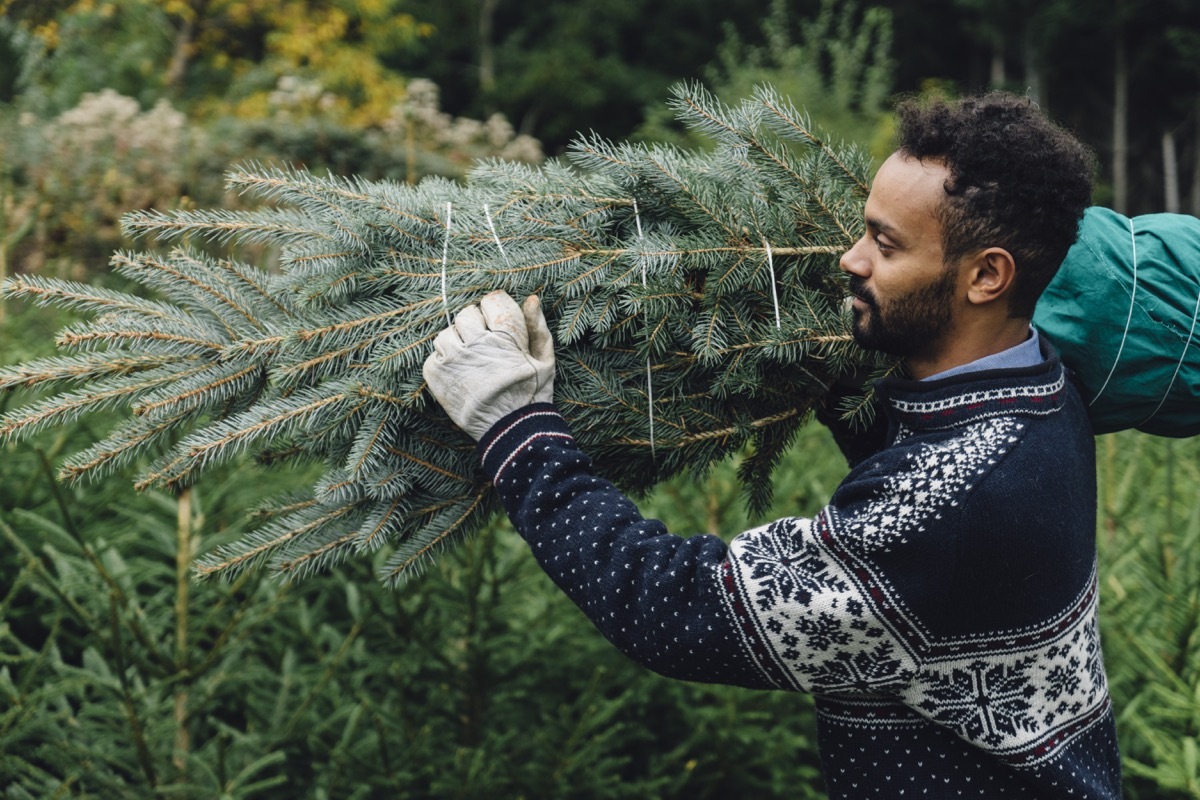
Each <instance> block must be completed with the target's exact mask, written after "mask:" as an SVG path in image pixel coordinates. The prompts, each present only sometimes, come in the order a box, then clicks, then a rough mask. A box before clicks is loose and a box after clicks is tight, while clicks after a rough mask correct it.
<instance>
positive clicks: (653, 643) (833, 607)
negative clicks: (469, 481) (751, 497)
mask: <svg viewBox="0 0 1200 800" xmlns="http://www.w3.org/2000/svg"><path fill="white" fill-rule="evenodd" d="M546 364H549V365H550V366H551V369H550V370H549V371H545V370H543V371H541V372H539V369H538V368H539V365H543V366H544V365H546ZM552 365H553V352H552V344H551V342H550V337H549V332H548V330H546V329H545V322H544V320H543V319H541V312H540V309H539V308H538V307H537V305H536V299H532V300H527V301H526V303H525V306H524V307H523V308H522V309H518V307H517V305H516V303H515V302H514V301H512V300H511V298H508V297H507V295H503V296H502V297H501V298H498V297H497V296H496V295H495V294H493V295H489V296H488V297H487V298H485V299H484V301H483V302H482V303H481V304H480V308H479V309H476V310H473V309H467V310H465V311H464V312H462V313H461V314H460V319H459V320H456V322H455V325H454V326H452V327H451V328H450V329H448V330H447V331H446V332H444V333H443V334H442V335H441V336H439V338H438V344H437V346H436V348H435V353H434V354H433V355H432V356H431V357H430V359H429V361H428V362H427V363H426V367H425V374H426V378H427V380H428V382H429V384H430V388H431V389H432V390H433V392H434V394H435V396H436V397H437V398H438V400H439V402H441V403H442V405H443V406H444V407H445V408H446V410H447V413H448V414H449V415H450V417H451V418H452V419H453V420H454V421H455V422H456V423H458V424H459V425H460V427H463V428H464V430H466V431H467V432H468V433H470V434H471V435H472V436H473V437H475V438H476V439H477V440H478V441H479V451H478V452H479V456H480V459H481V461H482V463H483V466H484V469H485V471H486V472H487V474H488V475H489V476H490V477H491V478H492V480H493V483H494V485H495V487H496V489H497V491H498V492H499V493H500V496H501V498H502V500H503V503H504V506H505V509H506V511H507V512H508V515H509V517H510V519H512V521H513V524H514V526H515V527H516V528H517V531H518V532H519V533H520V534H521V536H522V537H523V538H524V539H525V540H526V541H527V542H528V543H529V545H530V547H531V548H532V550H533V553H534V556H535V557H536V558H537V560H538V562H539V563H540V564H541V565H542V567H543V568H544V569H545V570H546V571H547V573H548V574H549V575H550V577H551V578H552V579H553V580H554V581H555V582H556V583H557V584H558V586H559V587H560V588H562V589H563V591H564V592H566V593H567V594H568V595H569V596H570V597H571V599H572V600H573V601H574V602H575V603H576V604H577V605H578V606H579V607H580V609H582V610H583V612H584V613H585V614H586V615H587V616H588V617H589V618H590V619H591V620H592V622H593V623H594V624H595V625H596V626H597V628H598V629H599V630H600V631H601V632H602V633H603V634H604V635H605V636H606V637H607V638H608V639H610V640H611V641H612V642H613V643H614V644H615V645H616V646H617V647H618V648H619V649H620V650H621V651H622V652H624V653H626V654H627V655H629V656H630V657H631V658H633V659H635V660H636V661H638V662H640V663H642V664H644V665H645V666H647V667H649V668H651V669H654V670H655V671H657V672H660V673H663V674H665V675H669V676H672V677H677V678H682V679H686V680H696V681H705V682H713V683H731V684H737V685H743V686H750V687H755V688H783V689H794V690H809V691H818V692H839V693H844V692H851V693H862V692H871V693H878V692H889V691H897V690H899V689H900V688H901V686H902V685H903V684H904V683H906V682H907V680H908V679H909V678H910V677H911V675H912V672H913V670H914V669H915V665H914V664H913V663H912V660H911V658H909V657H907V656H906V655H905V654H904V651H905V648H904V647H903V646H902V645H901V644H900V643H899V642H896V641H895V640H894V639H893V638H892V637H891V636H890V635H889V634H887V632H886V626H885V625H882V624H881V623H880V621H879V620H877V619H875V618H874V617H875V612H874V610H873V604H872V602H871V601H870V599H869V597H868V596H867V592H866V590H865V589H862V588H860V587H859V586H858V584H857V583H856V582H855V581H854V580H853V579H852V578H851V577H850V576H849V575H848V574H842V573H843V570H842V568H841V567H839V566H838V564H837V563H836V561H837V559H836V558H835V557H834V556H832V555H831V554H830V553H829V552H828V548H827V542H825V541H823V539H827V538H828V528H829V520H830V516H829V515H830V514H831V513H834V512H833V511H832V510H828V509H827V510H826V511H823V512H822V514H821V515H820V516H819V517H818V518H817V519H816V520H808V519H800V518H794V519H783V520H779V521H777V522H774V523H771V524H770V525H766V526H764V527H762V528H758V529H755V530H752V531H747V532H745V533H743V534H741V535H740V536H738V537H736V538H735V539H734V540H733V542H732V544H731V545H729V546H728V547H727V546H726V545H725V543H724V542H723V541H722V540H721V539H719V538H717V537H715V536H707V535H700V536H692V537H688V538H683V537H679V536H674V535H672V534H670V533H668V532H667V531H666V529H665V528H664V526H663V525H662V523H660V522H658V521H656V520H647V519H644V518H643V517H642V516H641V515H640V514H639V513H638V510H637V508H636V507H635V506H634V504H633V503H632V502H630V501H629V500H628V499H627V498H626V497H625V496H624V495H623V494H622V493H621V492H619V491H618V490H617V489H616V488H615V487H614V486H613V485H612V484H610V483H608V482H607V481H604V480H603V479H601V478H599V477H597V476H596V475H594V474H593V473H592V470H591V461H590V459H589V458H588V457H587V455H586V454H585V453H583V452H582V451H581V450H580V449H579V448H578V446H577V445H576V443H575V441H574V439H573V438H572V437H571V434H570V431H569V430H568V428H567V425H566V422H565V421H564V420H563V418H562V417H561V416H560V415H559V414H558V412H557V411H556V410H555V409H554V406H553V405H552V404H551V403H550V402H549V399H550V398H551V397H552V396H553V389H552V376H553V371H552ZM501 384H503V385H501ZM780 619H788V620H790V622H789V625H788V626H787V629H783V628H782V627H780V626H779V624H778V620H780ZM809 642H821V643H822V644H823V645H824V649H823V651H822V652H820V653H816V652H814V653H811V657H809V654H806V653H804V652H802V651H803V650H804V647H805V646H806V644H807V643H809Z"/></svg>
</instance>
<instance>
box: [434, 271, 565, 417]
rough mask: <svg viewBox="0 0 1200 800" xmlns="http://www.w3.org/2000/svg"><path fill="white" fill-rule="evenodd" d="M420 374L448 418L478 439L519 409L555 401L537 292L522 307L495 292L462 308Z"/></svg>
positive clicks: (546, 333) (551, 356)
mask: <svg viewBox="0 0 1200 800" xmlns="http://www.w3.org/2000/svg"><path fill="white" fill-rule="evenodd" d="M422 372H423V373H424V375H425V381H426V383H428V384H429V391H430V392H432V393H433V396H434V397H435V398H436V399H437V401H438V402H439V403H440V404H441V406H442V408H444V409H445V410H446V413H447V414H448V415H449V416H450V419H452V420H453V421H454V424H455V425H457V426H458V427H460V428H462V429H463V430H464V431H466V432H467V434H468V435H469V436H470V437H471V438H472V439H474V440H475V441H479V440H480V439H482V438H483V435H484V434H485V433H487V432H488V430H489V429H490V428H491V427H492V425H494V424H496V423H497V422H499V421H500V419H502V418H503V417H505V416H507V415H508V414H510V413H511V412H513V411H516V410H517V409H518V408H523V407H525V406H527V405H529V404H530V403H549V402H551V401H553V399H554V340H553V339H552V338H551V336H550V328H549V327H548V326H547V325H546V317H545V316H544V315H543V314H542V304H541V302H540V301H539V300H538V298H537V295H530V296H529V297H527V298H526V299H525V302H524V303H523V304H521V305H520V306H518V305H517V303H516V301H515V300H513V299H512V298H511V297H509V296H508V293H507V292H504V291H495V292H492V293H491V294H489V295H487V296H486V297H484V298H483V299H482V300H480V301H479V305H478V306H468V307H467V308H464V309H463V310H462V311H460V312H458V316H456V317H455V318H454V324H453V325H451V326H450V327H449V328H447V329H446V330H444V331H442V332H441V333H439V334H438V336H437V338H436V339H434V341H433V353H432V354H431V355H430V356H429V358H427V359H426V360H425V366H424V368H423V369H422Z"/></svg>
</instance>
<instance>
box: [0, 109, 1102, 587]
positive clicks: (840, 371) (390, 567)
mask: <svg viewBox="0 0 1200 800" xmlns="http://www.w3.org/2000/svg"><path fill="white" fill-rule="evenodd" d="M672 104H673V106H674V108H675V110H676V112H677V114H678V116H679V117H680V119H681V120H682V121H683V122H685V123H686V124H688V125H689V126H691V127H693V128H695V129H697V130H698V131H701V132H703V133H704V134H706V135H707V136H708V137H710V138H711V139H712V140H713V141H714V142H715V147H714V148H713V149H712V150H711V151H710V152H690V151H681V150H678V149H673V148H668V147H655V146H643V145H633V144H624V143H611V142H607V141H602V140H600V139H597V138H594V137H593V138H582V139H580V140H579V141H577V142H576V144H575V145H574V146H573V147H572V149H571V151H570V153H569V156H568V157H567V159H565V161H564V162H562V163H552V164H549V165H546V166H544V167H541V168H531V167H528V166H523V165H516V164H509V163H501V162H493V163H487V164H481V165H479V166H478V167H477V168H476V169H475V170H474V171H473V172H472V173H471V175H470V176H469V179H468V180H467V182H466V183H465V184H459V183H455V182H451V181H447V180H439V179H427V180H425V181H423V182H421V183H420V184H418V185H416V186H410V185H404V184H396V183H387V182H380V183H374V182H366V181H359V180H354V179H338V178H327V177H318V176H315V175H312V174H309V173H306V172H303V171H283V170H277V169H260V168H255V167H249V168H246V169H244V170H241V171H237V172H234V173H233V174H231V175H230V176H229V184H230V187H231V188H232V189H235V190H238V191H240V192H243V193H246V194H249V195H252V196H255V197H257V198H259V199H260V200H263V201H265V203H266V205H265V206H264V207H262V208H259V209H258V210H251V211H239V212H231V211H220V210H214V211H178V212H173V213H169V214H163V213H155V212H146V213H136V214H133V215H131V216H129V217H127V218H126V220H125V225H126V230H127V231H128V232H129V233H131V234H133V235H135V236H141V237H145V238H149V239H154V240H158V241H168V242H174V243H175V244H176V246H175V248H174V249H167V248H159V249H155V250H153V251H147V252H139V253H121V254H118V255H117V256H116V257H115V258H114V259H113V265H114V268H115V269H116V270H117V271H118V272H120V273H121V274H122V275H124V276H126V277H128V278H129V279H132V280H133V281H136V282H137V283H139V284H141V285H142V286H144V287H145V288H146V289H148V290H150V294H152V295H154V296H156V299H147V298H143V297H142V296H139V295H135V294H127V293H120V292H114V291H107V290H104V289H100V288H97V287H93V286H89V285H84V284H78V283H71V282H66V281H60V280H52V279H46V278H39V277H36V276H31V275H29V276H16V277H14V278H12V279H10V280H9V281H8V282H7V283H6V284H4V294H5V296H7V297H21V298H28V299H31V300H33V301H34V302H37V303H43V304H51V305H58V306H65V307H68V308H72V309H75V310H82V311H85V312H88V313H90V314H92V315H93V316H92V318H91V319H90V320H89V321H87V322H85V323H82V324H79V325H76V326H74V327H71V328H68V329H66V330H64V331H62V332H61V334H60V336H59V339H58V343H59V345H60V347H61V348H62V349H63V350H65V351H66V353H67V354H66V355H64V356H61V357H57V358H49V359H43V360H38V361H33V362H29V363H25V364H19V365H16V366H13V367H9V368H7V369H6V370H4V371H3V374H2V375H0V387H3V388H7V389H42V390H49V391H48V392H45V393H44V394H43V396H42V398H43V399H40V400H37V401H35V402H33V403H32V404H31V405H29V406H27V407H24V408H19V409H17V410H15V411H11V412H9V413H8V414H6V415H5V416H4V417H3V419H2V420H0V434H3V435H4V436H5V437H7V438H9V439H18V438H20V437H22V436H27V435H29V434H32V433H34V432H37V431H39V430H42V429H45V428H47V427H49V426H54V425H61V424H64V423H67V422H70V421H72V420H74V419H76V418H78V417H80V416H82V415H86V414H99V415H100V416H102V417H104V418H111V417H113V416H114V415H117V416H121V417H122V419H121V421H119V422H118V423H117V424H116V425H115V426H114V427H113V428H112V429H111V431H109V432H108V434H107V435H106V436H105V437H104V438H103V439H102V440H101V441H99V442H97V443H96V444H95V445H94V446H92V447H90V448H89V449H87V450H85V451H83V452H80V453H76V454H74V455H73V456H71V457H70V458H68V459H67V460H66V462H65V463H64V464H63V465H62V469H61V473H62V476H63V477H64V478H65V479H68V480H82V479H88V478H93V479H94V478H103V477H107V476H110V475H112V474H113V473H114V472H118V471H123V470H125V469H127V468H131V467H136V469H137V477H136V483H137V485H138V486H139V487H143V488H146V487H161V488H164V489H167V490H180V489H183V488H186V487H187V486H189V485H191V484H193V483H195V482H196V481H197V480H198V479H200V477H201V476H202V475H203V473H204V472H205V470H206V469H208V468H210V467H212V466H214V465H217V464H220V463H222V462H224V461H228V460H229V459H232V458H237V457H241V456H242V455H243V454H246V453H252V454H254V455H255V456H256V457H257V458H259V459H261V460H262V461H264V462H267V463H309V462H314V461H315V462H319V463H320V464H321V465H323V474H322V476H321V478H320V479H319V480H318V481H317V482H316V483H315V485H313V486H311V487H310V488H309V490H308V491H307V493H306V494H305V495H304V496H299V497H290V498H281V499H280V500H279V501H278V502H277V503H276V504H275V505H274V506H272V507H271V508H269V509H267V510H266V511H265V513H264V515H263V516H264V520H265V521H264V523H263V524H262V525H261V526H260V527H259V528H257V529H256V530H255V532H253V533H252V534H250V535H247V536H245V537H244V538H242V539H241V540H239V541H237V542H234V543H232V544H230V545H227V546H225V547H223V548H221V549H219V550H218V551H216V552H214V553H212V554H210V555H208V556H206V557H204V558H203V559H202V560H201V561H200V563H199V566H198V571H199V573H200V574H203V575H209V574H214V573H217V574H224V575H231V574H234V573H237V572H239V571H240V570H243V569H245V568H247V567H250V566H254V565H260V564H264V563H266V564H269V565H270V567H271V568H272V569H274V570H277V571H279V572H281V573H283V574H285V575H287V576H291V577H299V576H303V575H306V574H309V573H310V572H312V571H313V570H317V569H321V568H325V567H328V566H330V565H332V564H334V563H337V562H339V561H341V560H343V559H346V558H349V557H353V556H355V555H357V554H369V553H374V552H376V551H378V550H379V549H380V548H385V547H386V548H388V549H389V550H390V554H389V555H388V557H387V558H386V560H385V565H384V567H383V568H382V573H381V576H380V577H381V579H382V580H383V581H385V582H387V583H389V584H393V585H397V584H400V583H402V582H403V581H404V580H405V579H407V578H408V577H409V576H411V575H412V574H413V573H414V571H415V570H417V569H419V568H420V567H421V566H423V565H424V564H426V563H428V561H429V560H430V559H431V558H432V557H433V556H434V555H435V554H436V553H437V552H438V550H439V549H440V548H443V547H445V546H447V545H449V544H450V543H452V542H455V541H458V540H460V539H461V538H462V537H464V536H467V535H469V534H470V533H471V532H472V531H473V530H474V529H476V528H478V526H479V525H480V524H482V523H483V522H484V521H485V520H486V519H487V517H488V516H489V515H490V514H492V513H494V512H495V511H496V510H497V509H498V502H497V501H496V499H495V497H494V495H493V493H492V491H491V488H490V486H489V484H488V482H487V481H486V479H484V478H483V477H482V476H481V475H480V474H479V472H478V467H477V464H476V459H475V454H474V443H473V442H472V441H470V439H468V438H467V437H466V436H465V435H464V434H463V433H461V432H460V431H458V430H457V429H456V428H455V427H454V425H453V424H452V423H451V422H450V421H449V420H448V419H447V417H446V416H445V415H444V414H443V413H442V411H441V410H440V408H439V407H438V406H437V404H436V403H435V402H434V401H433V400H432V398H431V397H430V396H429V395H428V393H427V392H426V391H425V390H424V386H423V379H422V377H421V364H422V362H423V361H424V359H425V358H426V356H427V355H428V354H429V352H430V349H431V343H432V340H433V338H434V337H435V336H436V335H437V334H438V333H439V332H440V331H441V330H442V329H443V328H445V326H446V325H447V324H448V323H449V322H450V320H451V319H452V317H453V315H454V314H455V313H456V312H457V311H458V310H459V309H461V308H463V307H464V306H466V305H468V304H470V303H472V302H475V301H477V300H478V299H479V298H480V297H482V296H483V295H484V294H486V293H487V292H490V291H492V290H494V289H505V290H507V291H508V292H509V293H510V294H512V295H513V296H515V297H517V298H518V299H520V298H523V297H525V296H526V295H529V294H532V293H537V294H539V295H540V296H541V297H542V301H543V306H544V308H545V310H546V315H547V317H548V319H549V321H550V325H551V330H552V331H553V333H554V335H555V340H556V353H557V373H556V401H557V403H558V406H559V407H560V408H561V410H562V411H563V413H564V414H565V416H566V417H567V419H568V420H569V422H570V424H571V427H572V430H573V431H574V433H575V435H576V437H577V438H578V439H579V441H580V442H581V444H582V446H583V447H584V449H585V450H587V451H588V452H589V453H590V454H592V455H593V457H594V458H595V460H596V463H597V467H598V470H599V471H600V473H601V474H603V475H605V476H606V477H608V478H610V479H611V480H613V481H614V482H615V483H617V484H618V485H619V486H621V487H623V488H625V489H627V490H630V491H633V492H639V491H643V490H646V489H648V488H649V487H651V486H653V485H654V484H656V483H657V482H659V481H661V480H664V479H666V478H668V477H670V476H673V475H675V474H677V473H680V472H681V471H684V470H690V471H692V472H694V473H697V474H702V473H703V472H704V471H705V470H706V469H708V468H709V467H711V466H712V465H713V464H715V463H716V462H718V461H719V460H721V459H724V458H727V457H729V456H730V455H731V454H734V453H738V454H741V455H742V457H743V460H742V462H741V473H740V477H741V479H742V482H743V487H744V490H745V491H744V495H745V498H746V501H747V503H748V504H749V505H750V506H751V507H752V508H763V507H765V506H766V504H767V502H768V501H769V498H770V491H771V490H770V487H771V480H770V478H771V472H772V468H773V467H774V466H775V464H776V463H777V462H778V460H779V458H780V457H781V455H782V454H783V452H784V451H785V449H786V448H787V446H788V444H789V442H790V441H791V440H792V438H793V435H794V434H795V432H796V431H797V429H798V428H799V426H800V425H802V424H803V423H804V422H805V420H806V418H807V416H808V414H809V412H810V411H811V409H812V408H813V407H814V405H815V404H817V403H818V402H820V401H821V399H822V398H823V397H824V396H825V395H826V392H827V390H828V387H829V386H830V385H831V384H832V383H833V382H835V381H837V380H838V379H839V378H842V377H846V376H862V375H863V374H864V373H866V374H882V373H884V372H886V371H887V370H889V369H890V368H891V367H890V365H889V364H887V363H884V362H880V361H877V360H876V359H875V357H874V356H871V355H870V354H867V353H865V352H863V351H862V350H861V349H859V348H857V347H856V346H855V345H854V343H853V340H852V337H851V336H850V333H849V323H850V316H849V312H848V309H847V307H846V304H845V298H846V291H845V282H844V278H843V276H842V275H841V273H840V270H839V268H838V266H837V262H838V258H839V256H840V254H841V253H843V252H844V251H845V250H846V249H847V248H848V247H849V246H850V245H851V244H852V243H853V242H854V241H855V240H856V239H857V238H858V237H859V236H860V234H861V230H862V224H863V222H862V212H863V203H864V201H865V198H866V195H867V192H868V181H869V176H870V172H871V162H870V159H869V158H868V156H867V155H866V154H865V152H863V151H862V150H860V149H858V148H856V147H854V146H852V145H847V144H841V143H836V144H835V143H831V142H829V141H826V140H825V139H823V138H822V137H821V136H820V135H819V134H818V133H817V132H816V131H815V129H814V128H813V126H812V125H811V123H810V121H809V120H808V119H807V118H806V116H805V115H804V114H803V113H801V112H800V111H798V110H797V109H796V108H794V107H793V106H792V105H791V104H790V103H789V102H788V101H786V100H785V99H783V98H781V97H779V96H778V95H777V94H776V93H774V92H773V91H772V90H770V89H768V88H763V89H760V90H759V91H758V92H757V93H756V94H755V96H754V97H753V98H752V99H748V100H745V101H743V102H742V103H740V104H738V105H736V106H727V105H724V104H722V103H720V102H718V101H717V100H715V99H714V98H713V97H711V96H710V95H708V94H707V93H706V92H705V91H704V90H703V89H701V88H700V87H682V88H680V89H678V90H677V91H676V93H675V96H674V98H673V101H672ZM196 243H200V244H201V245H204V246H195V245H196ZM189 244H191V245H192V246H189ZM207 245H220V246H222V247H228V248H229V250H230V251H231V252H233V253H235V254H236V253H238V252H239V251H238V246H244V247H247V248H251V247H252V248H253V249H255V250H260V249H261V248H262V246H264V245H265V246H268V247H269V248H271V249H273V250H274V251H275V252H277V253H278V260H279V263H280V264H281V270H280V271H278V272H267V271H264V270H262V269H260V268H258V267H255V266H252V265H250V264H246V263H241V262H239V261H238V260H235V259H229V258H224V257H214V256H212V255H209V254H207V251H208V250H209V249H211V248H209V247H207ZM1085 338H1086V337H1085ZM1076 349H1077V350H1078V351H1080V353H1081V354H1082V357H1084V358H1087V357H1089V355H1088V353H1087V344H1086V342H1083V343H1081V344H1080V345H1079V347H1078V348H1076ZM1099 357H1103V356H1099ZM123 412H128V414H124V413H123ZM845 412H846V414H847V415H848V416H850V417H857V418H865V417H866V416H867V415H869V414H870V413H871V406H870V404H869V402H868V400H867V398H865V397H864V398H860V399H859V402H858V403H857V405H854V404H852V405H850V406H847V407H846V409H845Z"/></svg>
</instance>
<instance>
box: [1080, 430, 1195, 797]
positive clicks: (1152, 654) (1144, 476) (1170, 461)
mask: <svg viewBox="0 0 1200 800" xmlns="http://www.w3.org/2000/svg"><path fill="white" fill-rule="evenodd" d="M1098 444H1099V447H1098V452H1099V456H1100V458H1099V471H1100V489H1101V495H1100V524H1099V533H1098V535H1099V537H1100V551H1101V564H1100V586H1101V590H1102V592H1103V594H1102V597H1101V606H1100V610H1101V613H1100V621H1101V625H1102V632H1103V642H1104V653H1105V663H1106V665H1107V668H1108V675H1109V681H1110V683H1111V685H1112V695H1113V702H1114V704H1115V706H1116V712H1117V725H1118V738H1119V740H1120V743H1121V747H1122V753H1123V755H1124V760H1125V771H1126V776H1127V781H1126V784H1127V788H1128V791H1129V797H1130V798H1133V799H1135V800H1144V799H1145V798H1200V494H1198V493H1197V487H1198V486H1200V438H1192V439H1184V440H1178V441H1177V440H1171V439H1162V438H1155V437H1152V436H1146V435H1144V434H1137V433H1133V432H1123V433H1120V434H1114V435H1110V436H1105V437H1103V438H1101V439H1100V440H1099V442H1098Z"/></svg>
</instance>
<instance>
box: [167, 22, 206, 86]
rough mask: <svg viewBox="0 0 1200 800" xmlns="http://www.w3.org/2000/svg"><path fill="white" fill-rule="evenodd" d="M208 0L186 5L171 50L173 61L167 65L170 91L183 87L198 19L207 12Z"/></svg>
mask: <svg viewBox="0 0 1200 800" xmlns="http://www.w3.org/2000/svg"><path fill="white" fill-rule="evenodd" d="M205 3H206V0H192V2H190V3H188V4H187V5H186V6H185V7H184V11H183V15H182V16H183V18H182V20H180V24H179V29H178V30H177V31H175V43H174V45H173V47H172V50H171V63H170V64H169V65H167V74H166V84H167V89H168V90H169V91H179V90H180V89H182V88H183V79H184V78H185V77H186V76H187V69H188V64H189V62H191V60H192V43H193V42H194V41H195V39H196V30H197V28H198V27H199V26H198V24H197V21H198V20H199V19H200V18H201V16H202V15H203V14H204V12H205V8H204V6H205Z"/></svg>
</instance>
